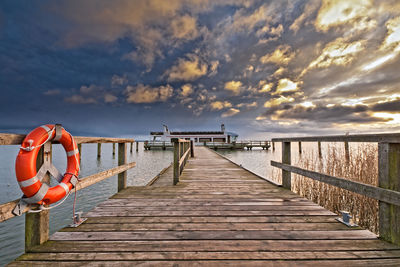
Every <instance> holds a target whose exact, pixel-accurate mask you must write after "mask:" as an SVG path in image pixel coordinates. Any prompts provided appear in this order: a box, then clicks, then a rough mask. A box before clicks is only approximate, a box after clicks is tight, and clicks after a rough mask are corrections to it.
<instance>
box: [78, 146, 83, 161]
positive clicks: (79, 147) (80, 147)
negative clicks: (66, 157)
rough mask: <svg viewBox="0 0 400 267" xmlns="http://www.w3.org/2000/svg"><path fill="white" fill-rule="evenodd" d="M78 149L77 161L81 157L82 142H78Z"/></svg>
mask: <svg viewBox="0 0 400 267" xmlns="http://www.w3.org/2000/svg"><path fill="white" fill-rule="evenodd" d="M78 151H79V162H80V161H81V158H82V144H78Z"/></svg>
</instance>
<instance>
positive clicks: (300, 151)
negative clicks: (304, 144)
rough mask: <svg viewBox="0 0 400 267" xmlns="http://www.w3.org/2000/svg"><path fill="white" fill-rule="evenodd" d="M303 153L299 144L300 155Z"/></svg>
mask: <svg viewBox="0 0 400 267" xmlns="http://www.w3.org/2000/svg"><path fill="white" fill-rule="evenodd" d="M301 153H302V150H301V142H299V154H301Z"/></svg>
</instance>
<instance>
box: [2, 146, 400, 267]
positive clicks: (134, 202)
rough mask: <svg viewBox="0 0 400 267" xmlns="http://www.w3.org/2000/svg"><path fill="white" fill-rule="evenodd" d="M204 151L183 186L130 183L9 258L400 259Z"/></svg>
mask: <svg viewBox="0 0 400 267" xmlns="http://www.w3.org/2000/svg"><path fill="white" fill-rule="evenodd" d="M195 156H196V157H195V158H194V159H190V160H189V161H188V164H187V165H186V168H185V170H184V171H183V173H182V176H181V180H180V183H179V184H178V185H177V186H162V187H156V186H154V187H130V188H127V189H125V190H123V191H121V192H120V193H118V194H116V195H114V196H113V197H112V198H111V199H109V200H107V201H105V202H103V203H101V204H100V205H98V206H97V207H96V208H95V209H94V210H92V211H90V212H89V213H88V214H87V215H86V217H88V218H89V219H88V220H87V221H86V222H85V223H84V224H82V225H81V226H80V227H78V228H64V229H62V230H61V231H59V232H57V233H55V234H54V235H52V237H51V239H50V241H48V242H46V243H45V244H43V245H41V246H38V247H36V248H34V250H33V251H32V252H30V253H27V254H24V255H22V256H21V257H19V258H18V259H17V261H15V262H13V263H11V264H10V265H11V266H19V265H29V266H30V265H35V266H41V265H54V266H81V265H94V266H132V265H138V266H203V265H204V266H336V265H341V266H367V265H369V266H400V247H397V246H394V245H391V244H389V243H386V242H383V241H380V240H379V239H377V238H376V236H375V235H374V234H373V233H371V232H369V231H366V230H362V229H359V228H356V229H354V228H348V227H346V226H344V225H343V224H341V223H338V222H337V221H336V220H335V217H336V215H335V214H333V213H332V212H330V211H327V210H325V209H323V208H322V207H320V206H318V205H316V204H314V203H313V202H310V201H308V200H306V199H304V198H301V197H299V196H298V195H296V194H294V193H292V192H290V191H288V190H285V189H282V188H280V187H276V186H274V185H272V184H270V183H268V182H266V181H264V180H262V179H260V178H258V177H257V176H255V175H253V174H251V173H249V172H247V171H246V170H244V169H241V168H240V167H238V166H236V165H234V164H233V163H231V162H229V161H227V160H226V159H224V158H222V157H220V156H219V155H217V154H216V153H214V152H213V151H210V150H208V149H206V148H204V147H196V155H195ZM167 173H168V172H166V173H165V175H166V174H167ZM165 177H166V176H165ZM165 177H164V178H165Z"/></svg>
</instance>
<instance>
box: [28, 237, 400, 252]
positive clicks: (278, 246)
mask: <svg viewBox="0 0 400 267" xmlns="http://www.w3.org/2000/svg"><path fill="white" fill-rule="evenodd" d="M398 249H399V247H397V246H395V245H393V244H390V243H387V242H382V241H380V240H377V239H375V240H352V241H351V242H349V241H348V240H235V241H232V240H214V241H213V242H212V246H210V241H209V240H173V241H165V240H157V241H97V242H95V243H94V242H90V241H48V242H46V243H45V244H43V245H42V246H36V247H34V248H33V250H32V252H65V251H69V252H108V251H131V252H134V251H340V250H347V251H360V250H398Z"/></svg>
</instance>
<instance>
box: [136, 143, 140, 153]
mask: <svg viewBox="0 0 400 267" xmlns="http://www.w3.org/2000/svg"><path fill="white" fill-rule="evenodd" d="M136 152H139V141H136Z"/></svg>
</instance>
